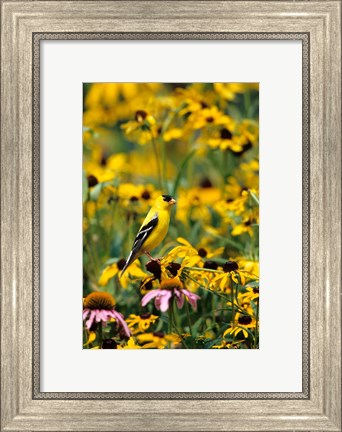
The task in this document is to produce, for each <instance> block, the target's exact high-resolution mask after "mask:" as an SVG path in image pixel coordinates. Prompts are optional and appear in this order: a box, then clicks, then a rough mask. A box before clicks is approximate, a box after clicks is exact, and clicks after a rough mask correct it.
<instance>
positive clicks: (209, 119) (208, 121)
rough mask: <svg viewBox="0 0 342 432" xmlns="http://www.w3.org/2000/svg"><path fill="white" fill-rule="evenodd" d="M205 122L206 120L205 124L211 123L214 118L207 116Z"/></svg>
mask: <svg viewBox="0 0 342 432" xmlns="http://www.w3.org/2000/svg"><path fill="white" fill-rule="evenodd" d="M206 120H207V123H212V122H213V121H214V117H211V116H209V117H207V118H206Z"/></svg>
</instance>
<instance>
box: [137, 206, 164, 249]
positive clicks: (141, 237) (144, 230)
mask: <svg viewBox="0 0 342 432" xmlns="http://www.w3.org/2000/svg"><path fill="white" fill-rule="evenodd" d="M157 224H158V215H157V214H156V215H155V216H154V217H153V218H152V219H151V220H150V221H149V222H148V223H147V224H146V225H143V226H142V227H141V229H140V231H139V232H138V234H137V236H136V237H135V240H134V243H133V247H132V252H133V253H136V252H138V251H139V250H140V248H141V246H142V245H143V244H144V242H145V240H146V239H147V237H148V236H149V235H150V234H151V232H152V231H153V230H154V228H155V227H156V226H157Z"/></svg>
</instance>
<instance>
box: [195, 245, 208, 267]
mask: <svg viewBox="0 0 342 432" xmlns="http://www.w3.org/2000/svg"><path fill="white" fill-rule="evenodd" d="M197 252H198V255H199V256H200V257H201V258H205V257H206V256H207V255H208V252H207V251H206V250H205V249H204V248H200V249H198V251H197ZM207 268H208V267H207Z"/></svg>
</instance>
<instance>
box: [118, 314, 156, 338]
mask: <svg viewBox="0 0 342 432" xmlns="http://www.w3.org/2000/svg"><path fill="white" fill-rule="evenodd" d="M158 318H159V317H158V316H157V315H152V314H150V313H143V314H141V315H134V314H131V315H130V316H129V317H128V318H127V319H126V322H127V324H128V327H129V328H131V329H133V334H136V333H144V332H145V331H146V330H147V329H149V328H150V326H151V325H152V324H154V323H155V322H156V320H157V319H158ZM134 327H136V328H135V329H134Z"/></svg>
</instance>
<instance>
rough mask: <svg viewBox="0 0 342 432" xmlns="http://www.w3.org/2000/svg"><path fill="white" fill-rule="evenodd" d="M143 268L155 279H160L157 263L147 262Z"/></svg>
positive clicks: (159, 269)
mask: <svg viewBox="0 0 342 432" xmlns="http://www.w3.org/2000/svg"><path fill="white" fill-rule="evenodd" d="M145 267H146V270H148V271H149V272H150V273H152V274H153V275H154V277H155V278H156V279H160V278H161V267H160V264H159V262H158V261H149V262H148V263H147V264H146V265H145Z"/></svg>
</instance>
